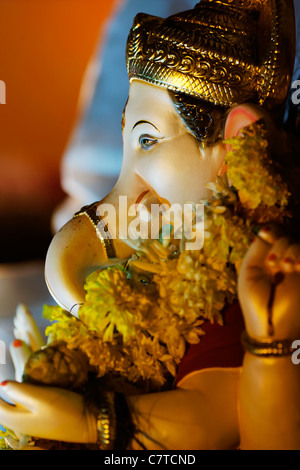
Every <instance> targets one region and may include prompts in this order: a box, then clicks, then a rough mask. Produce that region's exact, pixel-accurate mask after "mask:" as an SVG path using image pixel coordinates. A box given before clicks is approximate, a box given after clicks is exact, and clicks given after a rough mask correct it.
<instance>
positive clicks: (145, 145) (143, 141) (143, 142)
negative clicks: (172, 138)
mask: <svg viewBox="0 0 300 470" xmlns="http://www.w3.org/2000/svg"><path fill="white" fill-rule="evenodd" d="M157 141H158V140H157V139H154V138H153V137H150V136H149V135H141V136H140V138H139V144H140V147H141V149H142V150H149V149H150V148H151V147H153V145H155V144H156V143H157Z"/></svg>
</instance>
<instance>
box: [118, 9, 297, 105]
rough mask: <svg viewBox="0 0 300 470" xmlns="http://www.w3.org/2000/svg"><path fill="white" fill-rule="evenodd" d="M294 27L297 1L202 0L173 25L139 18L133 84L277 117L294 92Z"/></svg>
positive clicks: (131, 54) (132, 40) (132, 52)
mask: <svg viewBox="0 0 300 470" xmlns="http://www.w3.org/2000/svg"><path fill="white" fill-rule="evenodd" d="M294 29H295V27H294V10H293V1H292V0H202V1H201V2H200V3H198V4H197V5H196V6H195V8H194V9H193V10H188V11H185V12H182V13H178V14H176V15H173V16H170V17H169V18H166V19H163V18H158V17H155V16H151V15H146V14H143V13H140V14H138V15H137V16H136V18H135V20H134V24H133V27H132V29H131V31H130V34H129V37H128V42H127V48H126V61H127V69H128V73H129V78H130V80H132V79H134V78H138V79H141V80H144V81H147V82H150V83H153V84H157V85H159V86H162V87H165V88H167V89H170V90H173V91H179V92H183V93H186V94H188V95H192V96H196V97H199V98H201V99H203V100H206V101H209V102H211V103H214V104H216V105H221V106H225V107H230V106H232V105H234V104H236V103H241V102H246V101H250V102H255V103H257V104H260V105H262V106H264V107H266V108H267V109H270V110H272V111H274V110H275V111H276V110H277V108H280V107H281V106H282V103H283V102H284V100H285V98H286V96H287V92H288V89H289V86H290V80H291V75H292V71H293V62H294V54H295V50H294V42H295V33H294Z"/></svg>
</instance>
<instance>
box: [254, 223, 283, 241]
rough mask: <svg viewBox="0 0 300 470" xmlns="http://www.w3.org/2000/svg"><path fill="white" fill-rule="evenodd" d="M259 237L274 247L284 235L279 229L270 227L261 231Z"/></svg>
mask: <svg viewBox="0 0 300 470" xmlns="http://www.w3.org/2000/svg"><path fill="white" fill-rule="evenodd" d="M257 236H258V238H260V239H261V240H263V241H264V242H266V243H268V244H269V245H273V244H274V243H275V242H276V241H277V240H278V239H279V238H280V237H281V236H282V235H281V230H280V228H279V227H277V226H276V227H273V226H270V227H263V228H262V229H260V231H259V232H258V234H257Z"/></svg>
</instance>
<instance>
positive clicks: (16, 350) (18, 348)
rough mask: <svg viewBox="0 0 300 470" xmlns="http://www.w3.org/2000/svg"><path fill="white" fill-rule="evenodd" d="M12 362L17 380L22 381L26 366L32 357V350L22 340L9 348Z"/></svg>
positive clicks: (13, 343)
mask: <svg viewBox="0 0 300 470" xmlns="http://www.w3.org/2000/svg"><path fill="white" fill-rule="evenodd" d="M9 350H10V354H11V358H12V361H13V363H14V367H15V379H16V381H17V382H21V381H22V376H23V373H24V367H25V364H26V362H27V360H28V358H29V356H30V355H31V352H32V351H31V348H30V347H29V346H28V344H26V343H24V341H21V340H20V339H15V340H14V341H13V342H12V343H11V344H10V346H9Z"/></svg>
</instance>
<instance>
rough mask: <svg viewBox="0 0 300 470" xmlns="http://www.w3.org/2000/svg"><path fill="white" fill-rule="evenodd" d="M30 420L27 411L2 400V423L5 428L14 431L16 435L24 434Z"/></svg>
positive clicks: (0, 404)
mask: <svg viewBox="0 0 300 470" xmlns="http://www.w3.org/2000/svg"><path fill="white" fill-rule="evenodd" d="M29 419H30V416H29V414H28V411H27V410H25V409H24V408H20V407H18V406H15V405H13V404H9V403H7V402H6V401H4V400H2V399H1V398H0V423H1V425H2V426H3V427H5V428H7V429H13V430H14V432H15V433H19V432H21V433H22V432H24V430H25V427H26V423H28V420H29ZM20 424H21V428H20ZM24 424H25V427H24ZM23 428H24V429H23Z"/></svg>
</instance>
